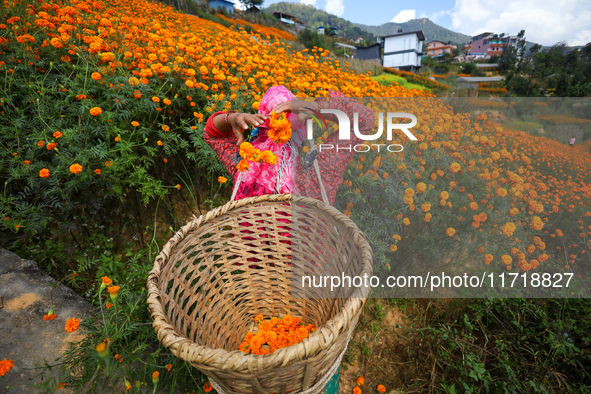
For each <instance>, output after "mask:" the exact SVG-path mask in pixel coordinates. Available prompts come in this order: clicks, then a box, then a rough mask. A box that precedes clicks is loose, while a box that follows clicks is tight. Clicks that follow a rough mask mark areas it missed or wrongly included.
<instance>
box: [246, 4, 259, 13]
mask: <svg viewBox="0 0 591 394" xmlns="http://www.w3.org/2000/svg"><path fill="white" fill-rule="evenodd" d="M244 12H245V13H247V14H255V15H256V14H258V13H259V12H261V9H260V8H259V7H257V6H256V5H253V6H251V7H249V8H247V9H246V10H245V11H244Z"/></svg>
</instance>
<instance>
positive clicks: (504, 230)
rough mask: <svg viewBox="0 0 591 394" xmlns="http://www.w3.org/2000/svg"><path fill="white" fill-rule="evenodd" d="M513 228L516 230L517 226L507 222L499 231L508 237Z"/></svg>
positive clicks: (511, 233)
mask: <svg viewBox="0 0 591 394" xmlns="http://www.w3.org/2000/svg"><path fill="white" fill-rule="evenodd" d="M515 230H517V227H516V226H515V225H514V224H513V223H511V222H507V223H505V225H504V226H503V228H502V229H501V232H502V233H503V235H505V236H507V237H510V236H512V235H513V233H514V232H515Z"/></svg>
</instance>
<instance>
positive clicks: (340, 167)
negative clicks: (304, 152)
mask: <svg viewBox="0 0 591 394" xmlns="http://www.w3.org/2000/svg"><path fill="white" fill-rule="evenodd" d="M328 96H329V100H330V101H329V103H328V104H329V105H330V108H332V109H339V110H341V111H343V112H345V113H346V114H347V115H348V116H349V118H350V119H353V113H355V112H357V113H359V129H360V131H361V132H363V133H364V134H367V133H368V132H370V131H371V129H372V128H373V124H374V114H373V111H371V110H370V109H369V108H367V107H365V106H363V105H362V104H360V103H358V102H357V101H356V100H353V99H350V98H348V97H346V96H345V95H344V94H342V93H340V92H336V91H332V90H329V91H328ZM294 97H295V96H294V95H293V94H292V93H291V92H290V91H289V90H288V89H287V88H285V87H284V86H273V87H271V88H269V89H268V90H267V92H266V93H265V95H264V96H263V99H262V100H261V104H260V106H259V113H262V114H264V115H269V114H270V113H271V111H272V110H273V108H274V107H275V106H277V105H278V104H280V103H283V102H285V101H287V100H291V99H292V98H294ZM316 100H322V101H323V102H324V100H323V99H322V98H320V99H316ZM324 103H325V104H324V105H323V108H328V106H327V105H326V102H324ZM222 113H223V112H216V113H214V114H213V115H212V116H210V117H209V119H208V120H207V123H206V126H205V129H204V132H203V138H204V140H205V142H207V143H208V144H209V145H210V146H211V147H212V148H213V150H214V151H215V152H216V153H217V155H218V157H219V158H220V160H221V161H222V163H223V164H224V166H225V167H226V169H227V170H228V172H229V173H230V175H231V176H232V177H233V178H234V179H236V177H237V175H238V174H237V173H238V171H237V169H236V165H237V164H238V162H239V161H240V160H241V158H240V156H239V155H238V152H239V148H238V147H237V146H236V137H235V136H234V134H233V133H232V132H231V131H230V132H227V133H222V132H220V131H219V130H217V129H216V128H215V126H214V125H213V118H214V117H215V116H216V115H218V114H222ZM291 116H292V115H291V114H288V117H290V119H291ZM294 116H295V115H294ZM323 117H324V118H325V119H326V120H327V121H333V122H336V121H337V119H336V117H335V116H334V115H332V114H323ZM296 122H297V121H296ZM266 125H267V126H268V122H267V124H266ZM292 125H293V123H292ZM292 128H293V129H294V131H293V132H292V139H294V137H302V138H303V135H302V134H303V133H304V124H303V123H301V124H300V123H296V127H292ZM267 130H268V129H267V128H265V127H262V126H261V127H260V128H259V137H258V138H257V139H256V140H255V141H253V143H252V145H253V146H254V147H255V148H257V149H260V150H261V151H264V150H271V151H273V152H274V153H275V154H276V155H277V156H278V157H281V156H280V155H281V154H284V155H285V156H284V161H288V162H289V159H291V154H292V153H291V150H290V149H289V147H288V145H289V144H290V143H291V142H292V141H290V142H288V143H286V144H276V143H274V142H273V141H271V140H270V139H269V138H268V136H267ZM295 130H297V131H295ZM302 138H297V139H299V140H301V139H302ZM325 143H326V144H332V145H334V146H337V145H339V146H343V145H345V146H349V145H355V144H359V143H363V141H362V140H361V139H359V138H357V137H356V136H355V135H354V134H353V135H352V139H351V140H350V141H339V139H338V133H334V132H333V133H332V134H330V136H329V137H328V138H327V139H326V141H325ZM354 154H355V151H354V150H351V151H347V150H340V151H337V150H336V149H332V150H328V151H323V152H321V153H319V154H318V156H317V161H318V165H319V167H320V173H321V174H322V183H323V185H324V188H325V189H326V194H327V195H328V200H329V203H330V204H333V203H334V201H335V198H336V192H337V190H338V187H339V186H340V185H341V184H342V182H343V175H344V172H345V169H346V167H347V165H348V164H349V162H350V161H351V159H352V158H353V155H354ZM280 168H281V166H280V165H279V163H277V164H276V165H268V164H265V163H263V164H259V163H250V167H249V169H248V170H247V171H245V172H243V173H242V180H241V183H240V187H239V189H238V192H237V195H236V199H241V198H245V197H252V196H260V195H263V194H275V193H277V191H276V189H277V187H276V186H277V174H278V172H279V170H280ZM283 170H284V171H288V172H289V173H287V174H286V176H283V177H281V178H280V189H279V190H280V192H281V193H296V194H301V195H306V196H308V197H313V198H316V199H319V200H321V199H322V197H321V194H320V184H319V182H318V179H317V177H316V175H315V174H314V172H313V171H304V170H303V169H302V163H301V160H298V161H297V162H295V165H288V166H286V167H285V166H284V167H283ZM292 171H295V174H291V172H292ZM292 175H295V176H292ZM294 179H295V181H296V185H292V180H294Z"/></svg>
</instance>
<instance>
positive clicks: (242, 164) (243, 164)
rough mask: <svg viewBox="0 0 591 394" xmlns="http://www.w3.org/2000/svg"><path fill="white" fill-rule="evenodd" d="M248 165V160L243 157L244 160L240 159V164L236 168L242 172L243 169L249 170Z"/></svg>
mask: <svg viewBox="0 0 591 394" xmlns="http://www.w3.org/2000/svg"><path fill="white" fill-rule="evenodd" d="M248 167H249V164H248V160H246V159H242V160H240V163H238V165H237V166H236V169H237V170H238V171H240V172H242V171H246V170H248Z"/></svg>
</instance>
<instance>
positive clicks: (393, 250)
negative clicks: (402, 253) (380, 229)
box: [390, 244, 398, 252]
mask: <svg viewBox="0 0 591 394" xmlns="http://www.w3.org/2000/svg"><path fill="white" fill-rule="evenodd" d="M397 250H398V246H396V245H394V244H392V245H390V252H396V251H397Z"/></svg>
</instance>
